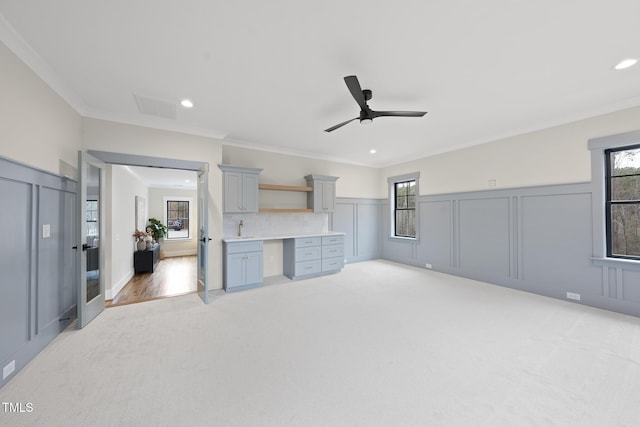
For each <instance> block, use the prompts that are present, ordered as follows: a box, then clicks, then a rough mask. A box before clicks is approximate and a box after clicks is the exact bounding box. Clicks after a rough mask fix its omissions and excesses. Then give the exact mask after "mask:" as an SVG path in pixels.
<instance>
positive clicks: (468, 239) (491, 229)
mask: <svg viewBox="0 0 640 427" xmlns="http://www.w3.org/2000/svg"><path fill="white" fill-rule="evenodd" d="M458 221H459V224H458V230H459V231H458V241H459V243H458V246H459V266H460V269H461V270H462V271H464V272H467V273H469V272H473V273H474V274H478V275H481V277H491V278H494V277H499V278H502V279H506V278H508V277H509V275H510V274H509V267H510V264H511V263H510V259H511V258H510V249H511V248H510V246H511V245H510V240H511V239H510V235H509V228H510V227H509V224H510V222H509V199H508V198H506V197H502V198H486V199H475V200H460V201H459V202H458ZM425 237H426V236H425Z"/></svg>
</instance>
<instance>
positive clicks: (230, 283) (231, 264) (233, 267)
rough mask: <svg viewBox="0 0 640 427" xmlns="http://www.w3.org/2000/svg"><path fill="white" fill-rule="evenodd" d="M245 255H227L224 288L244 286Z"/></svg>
mask: <svg viewBox="0 0 640 427" xmlns="http://www.w3.org/2000/svg"><path fill="white" fill-rule="evenodd" d="M245 257H246V254H244V253H239V254H229V255H227V265H226V269H227V270H226V276H227V277H225V285H226V288H227V289H228V288H233V287H236V286H242V285H244V284H245V278H246V260H245Z"/></svg>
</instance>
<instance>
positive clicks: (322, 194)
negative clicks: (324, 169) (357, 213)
mask: <svg viewBox="0 0 640 427" xmlns="http://www.w3.org/2000/svg"><path fill="white" fill-rule="evenodd" d="M304 178H305V179H306V180H307V185H308V186H309V187H311V188H313V191H312V192H310V193H309V194H308V195H307V207H308V208H310V209H313V212H333V211H335V208H336V181H337V180H338V177H337V176H326V175H315V174H312V175H307V176H305V177H304Z"/></svg>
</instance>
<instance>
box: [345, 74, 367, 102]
mask: <svg viewBox="0 0 640 427" xmlns="http://www.w3.org/2000/svg"><path fill="white" fill-rule="evenodd" d="M344 82H345V83H346V84H347V87H348V88H349V92H351V96H353V99H355V100H356V102H357V103H358V105H359V106H360V109H362V110H368V109H369V107H368V106H367V101H366V100H365V99H364V94H363V93H362V88H361V87H360V82H359V81H358V78H357V77H356V76H347V77H345V78H344Z"/></svg>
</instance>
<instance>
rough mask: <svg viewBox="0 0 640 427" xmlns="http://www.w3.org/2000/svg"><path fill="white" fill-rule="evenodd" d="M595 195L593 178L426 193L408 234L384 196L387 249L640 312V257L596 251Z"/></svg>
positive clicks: (393, 257)
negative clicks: (394, 234) (397, 229)
mask: <svg viewBox="0 0 640 427" xmlns="http://www.w3.org/2000/svg"><path fill="white" fill-rule="evenodd" d="M595 203H596V202H595V201H594V200H593V188H592V185H591V184H590V183H579V184H562V185H550V186H540V187H527V188H513V189H497V190H490V191H476V192H468V193H455V194H439V195H432V196H420V197H419V199H418V220H419V221H420V222H419V224H418V229H419V230H420V236H419V240H417V241H411V240H407V241H402V240H400V239H388V238H386V236H388V229H389V226H390V225H389V222H390V218H389V203H388V201H384V202H383V203H382V205H383V206H384V208H383V210H382V224H381V226H380V234H381V236H382V237H383V240H382V241H383V247H382V256H383V258H384V259H388V260H390V261H396V262H400V263H404V264H409V265H415V266H419V267H422V268H425V264H431V265H432V268H433V269H434V270H436V271H441V272H444V273H449V274H454V275H458V276H463V277H468V278H471V279H476V280H481V281H485V282H489V283H493V284H497V285H502V286H507V287H511V288H515V289H520V290H525V291H529V292H533V293H537V294H541V295H546V296H550V297H554V298H558V299H562V300H565V301H569V300H568V298H567V292H571V293H576V294H579V295H580V302H579V303H581V304H587V305H590V306H594V307H600V308H604V309H607V310H613V311H618V312H620V313H625V314H631V315H634V316H640V263H639V262H637V261H635V262H634V261H628V260H619V259H610V258H605V259H603V258H594V250H593V248H594V237H593V236H594V231H593V230H594V210H595V208H594V204H595ZM600 240H602V239H600ZM570 301H572V302H575V301H574V300H570Z"/></svg>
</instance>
